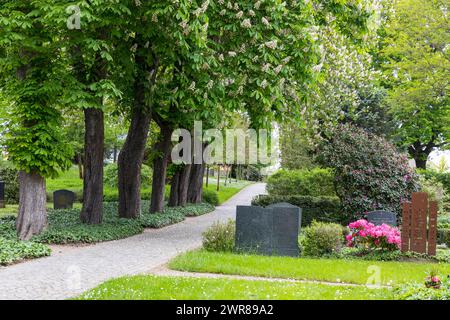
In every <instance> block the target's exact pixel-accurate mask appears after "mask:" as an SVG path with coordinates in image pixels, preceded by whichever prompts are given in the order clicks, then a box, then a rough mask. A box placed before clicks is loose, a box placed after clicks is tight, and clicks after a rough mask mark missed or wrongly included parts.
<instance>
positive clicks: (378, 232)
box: [345, 219, 401, 251]
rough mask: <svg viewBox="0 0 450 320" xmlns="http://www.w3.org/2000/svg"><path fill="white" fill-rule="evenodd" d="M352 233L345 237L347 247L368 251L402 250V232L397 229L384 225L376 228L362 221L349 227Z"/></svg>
mask: <svg viewBox="0 0 450 320" xmlns="http://www.w3.org/2000/svg"><path fill="white" fill-rule="evenodd" d="M348 227H349V228H350V233H349V234H348V235H347V236H346V237H345V239H346V240H347V246H349V247H362V248H366V249H369V250H371V249H381V250H386V251H395V250H398V249H399V248H400V245H401V238H400V231H399V230H398V229H397V228H395V227H391V226H388V225H387V224H384V223H383V224H382V225H380V226H376V225H374V224H373V223H370V222H368V221H367V220H364V219H360V220H358V221H355V222H352V223H350V224H349V225H348Z"/></svg>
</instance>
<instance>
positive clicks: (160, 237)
mask: <svg viewBox="0 0 450 320" xmlns="http://www.w3.org/2000/svg"><path fill="white" fill-rule="evenodd" d="M262 193H265V184H263V183H257V184H253V185H250V186H248V187H246V188H245V189H243V190H242V191H240V192H239V193H238V194H236V195H235V196H234V197H232V198H231V199H230V200H228V201H227V202H226V203H224V204H223V205H221V206H219V207H217V208H216V210H215V211H214V212H212V213H209V214H206V215H204V216H200V217H196V218H187V219H186V220H185V221H183V222H181V223H178V224H175V225H172V226H168V227H165V228H162V229H149V230H146V231H145V232H144V233H142V234H139V235H136V236H133V237H130V238H126V239H122V240H117V241H110V242H103V243H99V244H96V245H91V246H85V247H62V248H61V252H60V253H57V252H56V253H54V254H53V255H52V256H50V257H46V258H40V259H36V260H30V261H27V262H23V263H20V264H16V265H12V266H8V267H0V299H65V298H70V297H74V296H77V295H79V294H80V293H82V292H84V291H86V290H88V289H91V288H93V287H95V286H97V285H98V284H100V283H102V282H104V281H106V280H108V279H111V278H116V277H120V276H124V275H134V274H140V273H147V272H150V270H152V269H154V268H155V267H157V266H160V265H162V264H165V263H167V262H168V261H169V260H170V259H171V258H173V257H175V256H176V255H178V254H179V253H182V252H185V251H188V250H191V249H194V248H197V247H199V246H200V245H201V236H202V233H203V231H204V230H205V229H207V228H208V227H209V226H210V225H211V224H213V223H214V222H216V221H218V220H219V221H226V220H227V219H229V218H234V217H235V215H236V205H248V204H250V201H251V199H252V198H253V197H254V196H255V195H258V194H262ZM56 250H58V249H56Z"/></svg>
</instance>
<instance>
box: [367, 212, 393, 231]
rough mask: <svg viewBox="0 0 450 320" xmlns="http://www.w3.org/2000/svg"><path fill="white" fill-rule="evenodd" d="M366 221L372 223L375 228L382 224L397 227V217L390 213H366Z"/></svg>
mask: <svg viewBox="0 0 450 320" xmlns="http://www.w3.org/2000/svg"><path fill="white" fill-rule="evenodd" d="M367 221H369V222H370V223H373V224H374V225H376V226H380V225H382V224H383V223H385V224H387V225H390V226H392V227H396V226H397V215H396V214H395V213H393V212H390V211H382V210H379V211H371V212H369V213H367Z"/></svg>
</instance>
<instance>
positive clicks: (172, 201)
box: [168, 171, 181, 207]
mask: <svg viewBox="0 0 450 320" xmlns="http://www.w3.org/2000/svg"><path fill="white" fill-rule="evenodd" d="M180 175H181V172H180V171H177V172H175V174H174V175H173V177H172V182H171V183H170V196H169V203H168V206H169V207H177V206H178V200H179V194H178V190H179V188H180Z"/></svg>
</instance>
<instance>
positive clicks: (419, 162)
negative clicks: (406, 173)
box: [414, 157, 427, 169]
mask: <svg viewBox="0 0 450 320" xmlns="http://www.w3.org/2000/svg"><path fill="white" fill-rule="evenodd" d="M414 161H415V162H416V168H418V169H426V168H427V160H423V159H422V158H421V157H415V158H414Z"/></svg>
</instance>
